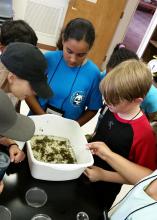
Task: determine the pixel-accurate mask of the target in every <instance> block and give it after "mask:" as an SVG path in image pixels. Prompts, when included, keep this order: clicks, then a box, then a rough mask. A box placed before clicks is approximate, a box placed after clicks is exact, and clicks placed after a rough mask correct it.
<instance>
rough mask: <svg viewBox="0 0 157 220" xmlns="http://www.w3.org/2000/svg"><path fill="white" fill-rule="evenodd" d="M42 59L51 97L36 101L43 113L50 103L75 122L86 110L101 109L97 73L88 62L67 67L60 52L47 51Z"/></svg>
mask: <svg viewBox="0 0 157 220" xmlns="http://www.w3.org/2000/svg"><path fill="white" fill-rule="evenodd" d="M45 58H46V60H47V62H48V69H47V77H48V83H49V85H50V87H51V88H52V90H53V92H54V96H53V97H52V98H51V99H46V100H44V99H41V98H39V103H40V105H41V107H42V108H43V109H44V110H45V109H46V107H47V105H48V104H49V105H51V106H53V107H55V108H57V109H60V110H62V111H64V117H65V118H69V119H73V120H77V119H78V118H79V117H80V116H81V115H82V114H83V112H84V111H85V109H86V108H87V109H88V110H98V109H99V108H101V106H102V95H101V93H100V91H99V83H100V80H101V78H100V71H99V69H98V67H97V66H96V65H95V64H94V63H93V62H92V61H91V60H87V62H86V63H85V64H84V65H82V66H77V67H69V66H68V65H67V63H66V62H65V60H64V58H63V52H62V51H49V52H47V53H45Z"/></svg>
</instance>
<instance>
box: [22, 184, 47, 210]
mask: <svg viewBox="0 0 157 220" xmlns="http://www.w3.org/2000/svg"><path fill="white" fill-rule="evenodd" d="M25 199H26V202H27V204H28V205H29V206H31V207H35V208H38V207H42V206H44V205H45V203H46V202H47V194H46V192H45V191H44V190H43V189H40V188H38V187H33V188H30V189H29V190H27V192H26V194H25Z"/></svg>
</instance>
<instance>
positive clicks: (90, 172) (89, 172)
mask: <svg viewBox="0 0 157 220" xmlns="http://www.w3.org/2000/svg"><path fill="white" fill-rule="evenodd" d="M103 173H104V170H103V169H102V168H100V167H97V166H91V167H88V168H86V170H85V171H84V174H85V175H86V176H87V177H88V178H89V180H90V181H91V182H97V181H101V180H102V176H103Z"/></svg>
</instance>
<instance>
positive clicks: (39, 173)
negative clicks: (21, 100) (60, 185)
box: [27, 114, 94, 181]
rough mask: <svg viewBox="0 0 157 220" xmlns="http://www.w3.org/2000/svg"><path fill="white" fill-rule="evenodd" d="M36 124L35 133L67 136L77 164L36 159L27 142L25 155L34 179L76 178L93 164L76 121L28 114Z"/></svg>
mask: <svg viewBox="0 0 157 220" xmlns="http://www.w3.org/2000/svg"><path fill="white" fill-rule="evenodd" d="M30 117H31V118H32V119H33V121H34V123H35V126H36V130H35V135H54V136H60V137H65V138H68V139H69V140H70V142H71V144H72V146H73V150H74V152H75V156H76V159H77V162H78V163H77V164H52V163H45V162H41V161H37V160H36V159H35V158H34V156H33V152H32V149H31V143H30V141H28V142H27V156H28V162H29V167H30V171H31V175H32V176H33V177H34V178H36V179H42V180H53V181H63V180H72V179H76V178H78V177H79V176H80V175H81V174H82V173H83V171H84V170H85V168H86V167H88V166H91V165H92V164H93V162H94V161H93V156H92V154H91V152H90V151H89V150H88V149H87V148H86V143H87V141H86V138H85V136H84V134H83V132H82V130H81V127H80V126H79V124H78V123H77V122H76V121H73V120H70V119H65V118H62V117H60V116H57V115H53V114H45V115H42V116H41V115H40V116H30Z"/></svg>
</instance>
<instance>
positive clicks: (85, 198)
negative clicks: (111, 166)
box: [0, 159, 103, 220]
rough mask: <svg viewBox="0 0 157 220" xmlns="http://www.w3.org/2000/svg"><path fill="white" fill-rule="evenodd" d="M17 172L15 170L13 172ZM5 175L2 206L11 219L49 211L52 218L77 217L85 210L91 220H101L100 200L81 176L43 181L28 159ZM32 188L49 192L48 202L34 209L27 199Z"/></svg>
mask: <svg viewBox="0 0 157 220" xmlns="http://www.w3.org/2000/svg"><path fill="white" fill-rule="evenodd" d="M15 171H16V172H17V173H14V172H15ZM10 172H11V173H13V174H10V175H8V176H7V175H5V177H4V184H5V188H4V191H3V192H2V194H1V195H0V205H4V206H6V207H8V208H9V209H10V211H11V213H12V220H30V219H31V218H32V216H33V215H35V214H39V213H42V214H47V215H49V216H50V217H51V218H52V220H76V214H77V213H78V212H80V211H84V212H86V213H87V214H88V216H89V219H90V220H102V219H103V217H102V210H101V208H100V207H99V205H98V203H97V199H96V198H95V196H94V194H93V191H92V188H91V184H90V183H89V181H88V180H87V179H86V178H85V177H84V176H81V177H80V178H78V179H76V180H70V181H58V182H56V181H44V180H37V179H34V178H33V177H32V176H31V174H30V170H29V167H28V162H27V159H26V160H25V161H24V162H22V163H21V164H20V167H19V166H18V167H14V168H13V169H12V170H11V171H10ZM31 187H40V188H42V189H44V190H45V191H46V193H47V195H48V200H47V203H46V204H45V205H44V206H43V207H40V208H32V207H30V206H28V205H27V203H26V201H25V193H26V191H27V190H28V189H29V188H31Z"/></svg>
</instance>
